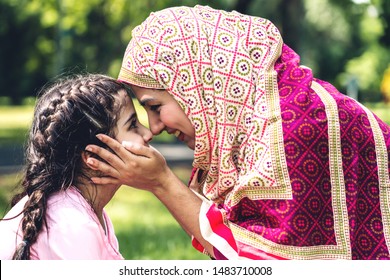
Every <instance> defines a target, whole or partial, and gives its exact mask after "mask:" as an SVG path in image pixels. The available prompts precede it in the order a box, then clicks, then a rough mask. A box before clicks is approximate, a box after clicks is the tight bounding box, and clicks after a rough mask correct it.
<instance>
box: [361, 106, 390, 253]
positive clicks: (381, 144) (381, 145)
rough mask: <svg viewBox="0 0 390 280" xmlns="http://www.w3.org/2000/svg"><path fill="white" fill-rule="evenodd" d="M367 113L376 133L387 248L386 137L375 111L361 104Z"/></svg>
mask: <svg viewBox="0 0 390 280" xmlns="http://www.w3.org/2000/svg"><path fill="white" fill-rule="evenodd" d="M361 107H362V108H363V109H364V111H365V112H366V114H367V117H368V120H369V121H370V125H371V128H372V131H373V134H374V141H375V152H376V162H377V165H378V180H379V197H380V208H381V212H382V223H383V235H384V236H385V240H386V245H387V248H390V178H389V170H388V166H389V159H388V154H387V148H386V143H385V139H384V137H383V134H382V130H381V129H380V127H379V124H378V122H377V120H376V118H375V117H374V115H373V113H372V112H371V111H369V110H368V109H367V108H366V107H365V106H363V105H361Z"/></svg>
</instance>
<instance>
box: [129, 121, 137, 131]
mask: <svg viewBox="0 0 390 280" xmlns="http://www.w3.org/2000/svg"><path fill="white" fill-rule="evenodd" d="M134 128H138V120H137V118H134V119H132V120H131V122H130V125H129V130H130V129H134Z"/></svg>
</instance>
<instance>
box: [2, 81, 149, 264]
mask: <svg viewBox="0 0 390 280" xmlns="http://www.w3.org/2000/svg"><path fill="white" fill-rule="evenodd" d="M97 133H105V134H108V135H111V136H112V137H114V138H116V139H117V140H118V141H121V142H122V141H125V140H126V141H135V142H137V143H140V144H141V145H147V143H148V142H149V141H150V140H151V138H152V134H151V132H150V131H149V130H148V129H147V128H145V127H144V126H142V125H141V124H140V123H139V122H138V119H137V115H136V112H135V109H134V107H133V103H132V101H131V99H130V97H129V95H128V91H127V88H126V87H125V86H124V85H123V84H121V83H119V82H117V81H115V80H114V79H112V78H109V77H106V76H103V75H98V74H87V75H78V76H74V77H68V78H65V79H61V80H59V81H57V82H55V83H54V84H53V85H51V86H50V87H48V88H47V89H46V90H45V91H44V92H43V94H42V96H41V97H40V98H39V99H38V102H37V105H36V107H35V112H34V119H33V123H32V127H31V131H30V134H29V139H28V144H27V150H26V166H25V173H24V177H23V181H22V187H23V191H22V192H21V193H20V194H19V195H16V196H15V197H14V199H13V201H12V206H13V208H12V209H11V210H10V211H9V212H8V213H7V215H6V216H5V217H4V219H2V220H1V221H0V235H1V239H0V258H1V259H17V260H18V259H19V260H20V259H46V260H47V259H90V260H91V259H123V257H122V255H121V254H120V252H119V248H118V241H117V239H116V236H115V233H114V228H113V225H112V223H111V221H110V218H109V217H108V216H107V213H106V212H105V210H104V206H105V205H106V204H107V203H108V202H109V201H110V200H111V198H112V197H113V195H114V194H115V192H116V191H117V190H118V188H119V187H120V184H107V185H104V186H99V187H97V186H96V185H94V184H93V183H92V181H91V180H90V179H89V178H90V177H91V176H94V175H97V174H98V173H97V172H96V171H94V170H92V169H90V168H89V167H88V166H87V165H86V162H87V161H88V160H90V157H92V154H90V153H89V152H87V151H85V147H86V145H87V144H90V143H91V142H93V143H95V144H97V145H99V146H102V145H103V144H102V143H101V142H100V141H99V140H98V139H97V138H96V136H95V135H96V134H97Z"/></svg>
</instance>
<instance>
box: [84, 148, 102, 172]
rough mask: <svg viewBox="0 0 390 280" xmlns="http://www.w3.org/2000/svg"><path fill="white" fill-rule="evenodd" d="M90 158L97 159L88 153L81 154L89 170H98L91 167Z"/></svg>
mask: <svg viewBox="0 0 390 280" xmlns="http://www.w3.org/2000/svg"><path fill="white" fill-rule="evenodd" d="M89 158H95V157H93V154H92V153H90V152H88V151H82V152H81V160H82V161H83V163H84V165H85V166H87V167H88V168H90V169H92V170H98V169H97V168H94V167H92V166H91V165H89V164H88V162H87V161H88V159H89ZM95 159H96V158H95Z"/></svg>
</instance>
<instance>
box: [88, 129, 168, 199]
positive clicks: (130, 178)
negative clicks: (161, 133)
mask: <svg viewBox="0 0 390 280" xmlns="http://www.w3.org/2000/svg"><path fill="white" fill-rule="evenodd" d="M97 137H98V138H99V140H100V141H102V142H103V143H105V144H106V145H107V146H108V147H110V148H111V149H112V150H113V151H114V153H112V152H110V151H108V150H107V149H104V148H101V147H99V146H96V145H88V146H87V147H86V150H87V151H89V152H92V153H94V154H96V155H98V156H99V157H100V158H102V159H103V160H105V161H106V162H107V163H105V162H103V161H99V160H98V159H96V158H92V157H90V158H89V159H88V160H87V164H88V166H89V167H90V168H92V169H94V170H99V171H101V172H102V173H103V174H105V175H106V177H93V178H92V181H93V182H94V183H95V184H99V185H100V184H108V183H111V184H112V183H113V184H125V185H128V186H132V187H135V188H138V189H144V190H149V191H152V192H153V191H154V189H155V188H159V187H161V186H162V185H163V184H164V181H165V180H166V178H168V177H169V176H171V173H172V171H171V170H170V169H169V167H168V166H167V164H166V161H165V159H164V157H163V156H162V155H161V153H160V152H158V151H157V150H156V149H155V148H153V147H146V146H142V145H139V144H132V143H129V142H127V143H125V146H126V147H124V146H123V145H122V144H120V143H119V142H118V141H116V140H115V139H112V138H111V137H109V136H107V135H103V134H99V135H97ZM168 175H169V176H168Z"/></svg>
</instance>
